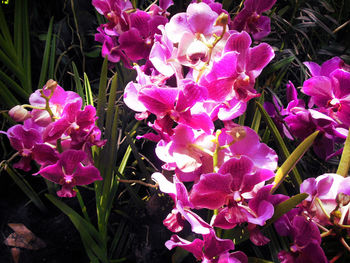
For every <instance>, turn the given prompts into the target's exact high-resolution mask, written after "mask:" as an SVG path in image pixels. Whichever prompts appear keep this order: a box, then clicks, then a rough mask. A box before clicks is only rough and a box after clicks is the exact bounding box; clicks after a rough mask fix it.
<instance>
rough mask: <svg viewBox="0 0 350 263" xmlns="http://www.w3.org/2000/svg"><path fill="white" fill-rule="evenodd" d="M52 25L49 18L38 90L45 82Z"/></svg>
mask: <svg viewBox="0 0 350 263" xmlns="http://www.w3.org/2000/svg"><path fill="white" fill-rule="evenodd" d="M52 24H53V17H51V20H50V24H49V28H48V30H47V35H46V43H45V49H44V54H43V60H42V63H41V72H40V77H39V83H38V89H41V88H42V87H43V86H44V84H45V81H46V79H47V72H48V65H49V60H50V48H51V38H52Z"/></svg>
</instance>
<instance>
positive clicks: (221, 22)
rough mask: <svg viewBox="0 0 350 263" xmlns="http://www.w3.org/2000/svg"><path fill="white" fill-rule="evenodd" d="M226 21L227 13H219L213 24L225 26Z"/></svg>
mask: <svg viewBox="0 0 350 263" xmlns="http://www.w3.org/2000/svg"><path fill="white" fill-rule="evenodd" d="M227 23H228V15H227V14H225V13H221V14H220V15H219V16H218V18H217V19H216V21H215V24H214V26H226V25H227Z"/></svg>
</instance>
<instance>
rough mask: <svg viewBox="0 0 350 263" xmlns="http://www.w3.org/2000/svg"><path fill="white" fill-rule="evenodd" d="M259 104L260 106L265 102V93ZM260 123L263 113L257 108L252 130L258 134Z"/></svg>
mask: <svg viewBox="0 0 350 263" xmlns="http://www.w3.org/2000/svg"><path fill="white" fill-rule="evenodd" d="M258 102H259V103H260V104H262V103H263V102H264V93H262V94H261V96H260V97H259V99H258ZM260 121H261V113H260V111H259V110H258V109H257V108H256V107H255V113H254V117H253V120H252V124H251V126H250V128H252V129H253V130H254V131H255V132H256V133H257V132H258V131H259V127H260Z"/></svg>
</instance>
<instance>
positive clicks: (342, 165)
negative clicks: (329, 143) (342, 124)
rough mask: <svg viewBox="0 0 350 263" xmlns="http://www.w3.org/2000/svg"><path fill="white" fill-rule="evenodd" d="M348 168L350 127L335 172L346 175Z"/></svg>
mask: <svg viewBox="0 0 350 263" xmlns="http://www.w3.org/2000/svg"><path fill="white" fill-rule="evenodd" d="M349 168H350V129H349V133H348V137H346V140H345V144H344V149H343V153H342V155H341V158H340V162H339V166H338V169H337V174H340V175H341V176H343V177H346V176H348V173H349Z"/></svg>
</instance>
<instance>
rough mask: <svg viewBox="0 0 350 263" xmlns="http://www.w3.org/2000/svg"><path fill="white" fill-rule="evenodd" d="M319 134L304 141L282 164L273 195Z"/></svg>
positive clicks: (276, 176)
mask: <svg viewBox="0 0 350 263" xmlns="http://www.w3.org/2000/svg"><path fill="white" fill-rule="evenodd" d="M318 134H319V131H315V132H314V133H312V134H311V135H309V136H308V137H307V138H306V139H305V140H303V141H302V142H301V143H300V144H299V145H298V147H297V148H296V149H295V150H294V151H293V152H292V154H291V155H289V157H288V158H287V160H286V161H285V162H284V163H283V164H282V166H281V167H280V168H279V169H278V170H277V172H276V175H275V181H274V183H275V184H274V186H273V187H272V189H271V193H273V192H274V191H275V190H276V189H277V188H278V187H279V186H280V184H281V183H282V182H283V180H284V178H285V177H286V176H287V175H288V173H289V172H290V171H291V170H292V169H293V168H294V167H295V165H296V164H297V162H298V161H299V160H300V159H301V157H303V155H304V154H305V152H306V151H307V150H308V149H309V148H310V147H311V145H312V144H313V142H314V140H315V139H316V137H317V135H318Z"/></svg>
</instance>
